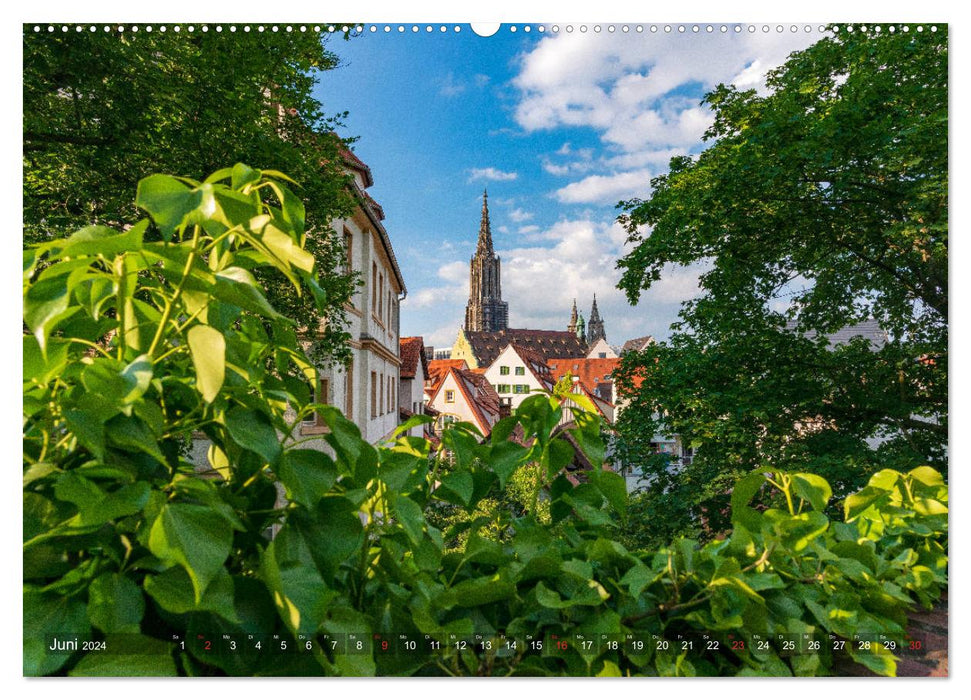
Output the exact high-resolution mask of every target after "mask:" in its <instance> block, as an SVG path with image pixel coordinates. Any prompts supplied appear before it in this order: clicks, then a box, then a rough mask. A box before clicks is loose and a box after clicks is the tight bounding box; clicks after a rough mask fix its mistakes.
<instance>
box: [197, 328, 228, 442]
mask: <svg viewBox="0 0 971 700" xmlns="http://www.w3.org/2000/svg"><path fill="white" fill-rule="evenodd" d="M187 340H188V342H189V352H190V353H191V354H192V364H193V366H194V367H195V370H196V387H197V388H198V390H199V393H200V394H202V398H203V400H204V401H205V402H206V403H212V402H213V400H215V398H216V397H217V396H219V390H220V389H222V386H223V381H224V380H225V379H226V339H225V338H224V337H223V334H222V333H220V332H219V331H217V330H216V329H215V328H213V327H212V326H204V325H201V324H200V325H195V326H193V327H192V328H190V329H189V333H188V337H187ZM230 432H232V431H230Z"/></svg>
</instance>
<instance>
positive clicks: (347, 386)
mask: <svg viewBox="0 0 971 700" xmlns="http://www.w3.org/2000/svg"><path fill="white" fill-rule="evenodd" d="M344 404H345V406H346V409H347V411H346V413H345V415H346V416H347V418H348V419H349V420H354V417H353V416H354V360H351V361H350V362H348V363H347V376H346V377H345V378H344Z"/></svg>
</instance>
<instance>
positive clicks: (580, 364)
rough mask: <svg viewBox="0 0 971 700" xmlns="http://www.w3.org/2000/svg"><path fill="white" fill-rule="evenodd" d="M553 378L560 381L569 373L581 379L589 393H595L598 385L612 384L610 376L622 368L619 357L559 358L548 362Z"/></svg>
mask: <svg viewBox="0 0 971 700" xmlns="http://www.w3.org/2000/svg"><path fill="white" fill-rule="evenodd" d="M547 364H548V365H549V367H550V372H552V374H553V378H554V379H555V380H557V381H559V380H560V378H562V377H563V376H564V375H566V374H567V373H569V374H572V375H573V376H574V377H578V378H579V379H580V383H581V384H583V386H584V388H585V389H587V391H590V392H592V393H595V392H596V390H597V385H598V384H604V383H607V382H611V381H612V380H611V379H610V375H611V374H612V373H613V371H614V370H615V369H617V367H619V366H620V358H619V357H591V358H577V357H558V358H555V359H552V360H549V361H547Z"/></svg>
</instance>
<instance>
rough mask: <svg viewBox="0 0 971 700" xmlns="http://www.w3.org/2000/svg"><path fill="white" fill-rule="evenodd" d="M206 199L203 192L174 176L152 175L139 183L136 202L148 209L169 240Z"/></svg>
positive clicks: (165, 237) (163, 235)
mask: <svg viewBox="0 0 971 700" xmlns="http://www.w3.org/2000/svg"><path fill="white" fill-rule="evenodd" d="M201 202H202V194H201V193H200V192H199V191H198V190H194V189H192V188H191V187H189V186H188V185H187V184H185V183H184V182H182V181H181V180H177V179H176V178H174V177H172V176H171V175H149V176H148V177H146V178H144V179H142V180H140V181H139V183H138V190H137V192H136V194H135V204H136V205H138V206H139V207H141V208H142V209H144V210H145V211H147V212H148V213H149V214H150V215H151V217H152V219H153V220H154V221H155V225H156V226H158V228H159V231H161V233H162V237H163V238H164V239H165V240H166V241H170V240H172V234H173V233H175V230H176V229H177V228H179V227H180V226H181V225H182V223H183V221H184V220H185V218H186V216H187V215H188V214H190V213H191V212H192V211H194V210H195V209H196V208H197V207H198V206H199V205H200V204H201Z"/></svg>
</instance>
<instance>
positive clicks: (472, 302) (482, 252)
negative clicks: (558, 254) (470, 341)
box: [465, 191, 509, 331]
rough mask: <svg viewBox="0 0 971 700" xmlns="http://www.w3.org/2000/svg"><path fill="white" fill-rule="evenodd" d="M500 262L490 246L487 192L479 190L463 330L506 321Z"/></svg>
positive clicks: (499, 327) (502, 326) (500, 326)
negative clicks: (476, 235) (478, 215)
mask: <svg viewBox="0 0 971 700" xmlns="http://www.w3.org/2000/svg"><path fill="white" fill-rule="evenodd" d="M501 271H502V270H501V262H500V260H499V256H498V255H496V254H495V251H493V249H492V228H491V226H490V225H489V194H488V192H485V191H483V193H482V220H481V221H480V222H479V240H478V243H477V244H476V246H475V255H474V256H473V257H472V259H471V260H470V261H469V303H468V304H467V305H466V307H465V330H467V331H501V330H504V329H505V328H506V327H507V326H508V323H509V304H508V303H506V302H504V301H503V300H502V284H501V279H500V277H501Z"/></svg>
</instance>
